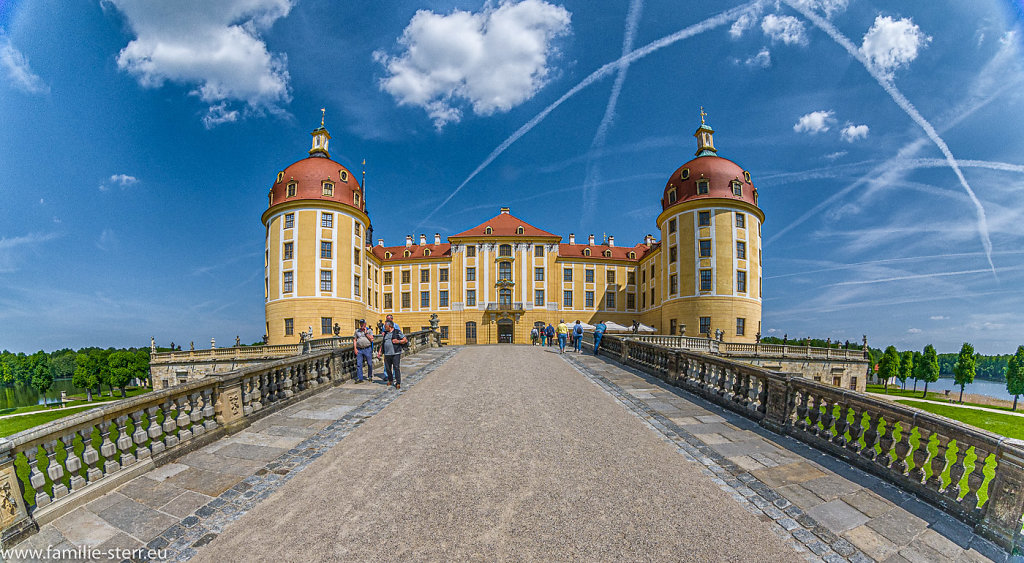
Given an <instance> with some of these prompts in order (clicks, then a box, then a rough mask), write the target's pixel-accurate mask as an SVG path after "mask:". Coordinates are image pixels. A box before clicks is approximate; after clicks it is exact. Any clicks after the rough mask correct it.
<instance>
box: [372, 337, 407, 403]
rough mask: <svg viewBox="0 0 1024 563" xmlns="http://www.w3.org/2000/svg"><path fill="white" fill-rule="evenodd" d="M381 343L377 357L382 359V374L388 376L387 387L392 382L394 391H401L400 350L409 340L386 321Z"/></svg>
mask: <svg viewBox="0 0 1024 563" xmlns="http://www.w3.org/2000/svg"><path fill="white" fill-rule="evenodd" d="M381 337H382V339H383V341H382V342H381V345H380V352H379V353H378V357H383V358H384V373H385V374H387V376H388V387H390V386H391V383H392V382H394V384H395V389H398V390H401V389H402V367H401V363H402V362H401V360H402V350H404V349H405V344H408V343H409V339H408V338H406V337H405V335H404V334H402V331H401V330H399V329H398V327H396V326H395V321H393V320H391V319H388V320H387V322H385V323H384V334H383V335H381Z"/></svg>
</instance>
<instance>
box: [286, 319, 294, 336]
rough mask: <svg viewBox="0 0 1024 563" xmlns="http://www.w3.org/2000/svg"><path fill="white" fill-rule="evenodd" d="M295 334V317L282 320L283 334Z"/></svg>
mask: <svg viewBox="0 0 1024 563" xmlns="http://www.w3.org/2000/svg"><path fill="white" fill-rule="evenodd" d="M293 334H295V319H285V320H284V335H285V336H291V335H293Z"/></svg>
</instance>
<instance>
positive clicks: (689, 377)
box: [584, 334, 1024, 551]
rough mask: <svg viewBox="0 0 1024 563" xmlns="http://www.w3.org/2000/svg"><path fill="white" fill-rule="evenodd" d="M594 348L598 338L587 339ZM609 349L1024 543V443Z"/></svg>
mask: <svg viewBox="0 0 1024 563" xmlns="http://www.w3.org/2000/svg"><path fill="white" fill-rule="evenodd" d="M584 342H585V343H586V344H587V346H588V347H590V348H591V349H593V337H592V335H590V334H587V335H585V336H584ZM601 354H602V355H605V356H608V357H611V358H613V359H615V360H616V361H619V362H621V363H623V364H626V365H631V366H634V367H636V368H638V369H640V370H642V371H645V372H647V373H649V374H651V375H654V376H656V377H658V378H660V379H662V380H664V381H666V382H667V383H670V384H672V385H676V386H678V387H681V388H683V389H686V390H688V391H690V392H692V393H694V394H697V395H700V396H701V397H704V398H705V399H708V400H709V401H711V402H714V403H717V404H719V405H721V406H723V407H725V408H728V409H730V410H733V411H735V412H738V413H741V414H742V415H744V416H746V417H749V418H751V419H753V420H756V421H758V422H760V423H761V425H763V426H765V427H766V428H768V429H770V430H773V431H775V432H778V433H781V434H788V435H790V436H793V437H795V438H797V439H799V440H801V441H803V442H805V443H807V444H809V445H811V446H812V447H815V448H817V449H819V450H822V451H825V452H828V453H830V454H832V455H834V456H836V457H839V458H842V459H844V460H846V461H848V462H850V463H851V464H853V465H855V466H857V467H860V468H861V469H864V470H866V471H868V472H870V473H873V474H875V475H878V476H880V477H882V478H884V479H886V480H888V481H890V482H891V483H894V484H896V485H898V486H900V487H901V488H903V489H904V490H906V491H909V492H911V493H914V494H916V495H918V496H919V497H921V498H923V499H925V500H927V501H929V502H931V503H932V504H935V505H936V506H938V507H940V508H942V509H943V510H945V511H947V512H948V513H950V514H952V515H954V516H955V517H957V518H959V519H961V520H963V521H965V522H967V523H969V524H971V525H973V526H974V528H975V531H977V532H978V533H979V534H981V535H983V536H984V537H987V538H989V539H991V540H993V541H994V542H996V543H997V544H999V545H1000V546H1002V547H1003V548H1005V549H1007V550H1008V551H1013V550H1015V549H1020V548H1021V546H1022V545H1024V544H1022V534H1021V528H1022V517H1024V441H1021V440H1014V439H1010V438H1006V437H1003V436H999V435H997V434H993V433H991V432H986V431H984V430H980V429H977V428H974V427H971V426H968V425H965V424H962V423H960V422H957V421H954V420H950V419H948V418H945V417H941V416H938V415H933V414H931V413H927V412H924V411H921V410H918V409H914V408H910V407H906V406H903V405H900V404H898V403H893V402H891V401H886V400H882V399H876V398H874V397H871V396H869V395H867V394H865V393H861V392H857V391H851V390H843V389H839V388H836V387H834V386H831V385H827V384H823V383H818V382H815V381H811V380H809V379H807V378H804V377H801V376H799V375H798V374H788V373H780V372H774V371H770V370H766V369H764V368H761V367H757V366H754V365H750V364H746V363H743V362H737V361H733V360H730V359H728V358H723V357H721V356H713V355H708V354H701V353H697V352H693V351H690V350H682V349H678V348H675V347H667V346H664V345H659V344H653V343H650V342H646V341H643V340H642V339H636V338H632V337H622V336H612V335H605V336H604V338H603V339H602V341H601Z"/></svg>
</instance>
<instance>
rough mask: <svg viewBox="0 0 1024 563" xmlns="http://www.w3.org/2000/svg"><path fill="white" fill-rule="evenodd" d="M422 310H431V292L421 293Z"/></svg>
mask: <svg viewBox="0 0 1024 563" xmlns="http://www.w3.org/2000/svg"><path fill="white" fill-rule="evenodd" d="M420 308H421V309H429V308H430V292H429V291H421V292H420Z"/></svg>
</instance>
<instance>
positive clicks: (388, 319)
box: [384, 313, 402, 332]
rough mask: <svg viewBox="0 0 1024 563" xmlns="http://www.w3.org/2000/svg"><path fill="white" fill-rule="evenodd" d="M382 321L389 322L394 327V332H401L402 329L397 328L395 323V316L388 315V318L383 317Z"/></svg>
mask: <svg viewBox="0 0 1024 563" xmlns="http://www.w3.org/2000/svg"><path fill="white" fill-rule="evenodd" d="M384 321H385V322H387V321H391V324H392V325H394V327H395V330H397V331H398V332H402V327H400V326H398V323H396V322H395V316H394V315H392V314H391V313H388V316H386V317H384Z"/></svg>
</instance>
